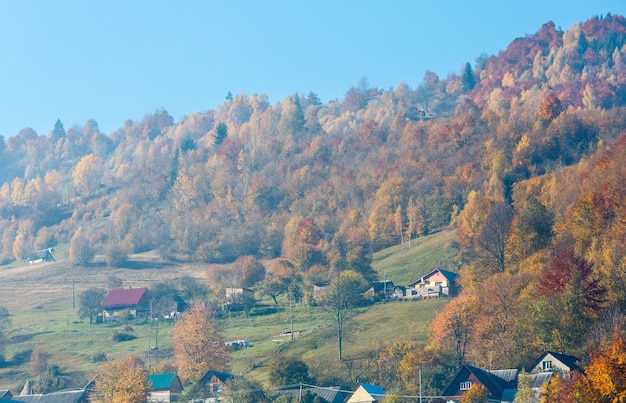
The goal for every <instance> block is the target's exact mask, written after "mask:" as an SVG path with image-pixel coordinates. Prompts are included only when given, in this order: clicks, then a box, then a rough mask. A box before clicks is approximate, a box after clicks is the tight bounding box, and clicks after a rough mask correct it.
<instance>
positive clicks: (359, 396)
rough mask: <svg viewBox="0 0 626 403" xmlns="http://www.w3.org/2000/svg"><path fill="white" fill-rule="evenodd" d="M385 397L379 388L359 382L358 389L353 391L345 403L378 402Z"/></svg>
mask: <svg viewBox="0 0 626 403" xmlns="http://www.w3.org/2000/svg"><path fill="white" fill-rule="evenodd" d="M384 397H385V391H384V390H383V388H381V387H380V386H375V385H370V384H367V383H363V382H359V387H358V388H357V389H356V390H355V391H354V393H353V394H352V396H350V398H349V399H348V400H347V402H346V403H373V402H380V401H382V400H383V399H384Z"/></svg>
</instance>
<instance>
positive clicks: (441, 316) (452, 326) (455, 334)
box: [432, 292, 478, 367]
mask: <svg viewBox="0 0 626 403" xmlns="http://www.w3.org/2000/svg"><path fill="white" fill-rule="evenodd" d="M477 313H478V298H477V297H476V296H475V295H473V294H471V293H469V292H464V293H462V294H461V295H459V296H458V297H456V298H454V299H452V300H450V302H448V303H447V304H446V305H445V306H444V307H443V309H441V310H440V311H439V312H437V315H436V316H435V320H433V333H432V337H433V340H434V342H435V343H436V344H437V345H439V346H440V347H442V348H443V349H445V350H448V351H453V352H454V356H455V359H456V364H457V367H460V366H461V364H463V362H464V361H465V353H466V351H467V347H468V344H469V343H470V341H471V339H472V336H473V334H474V323H475V320H476V317H477Z"/></svg>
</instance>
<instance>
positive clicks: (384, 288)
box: [363, 280, 395, 299]
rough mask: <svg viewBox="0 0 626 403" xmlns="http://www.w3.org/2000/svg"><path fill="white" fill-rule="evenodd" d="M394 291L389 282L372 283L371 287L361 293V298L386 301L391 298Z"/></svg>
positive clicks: (391, 283) (391, 282)
mask: <svg viewBox="0 0 626 403" xmlns="http://www.w3.org/2000/svg"><path fill="white" fill-rule="evenodd" d="M394 289H395V287H394V285H393V281H391V280H385V281H374V283H372V286H371V287H370V288H369V289H368V290H367V291H365V292H364V293H363V296H364V297H365V298H372V299H387V298H391V297H392V296H393V292H394Z"/></svg>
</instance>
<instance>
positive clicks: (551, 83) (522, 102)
mask: <svg viewBox="0 0 626 403" xmlns="http://www.w3.org/2000/svg"><path fill="white" fill-rule="evenodd" d="M625 56H626V19H625V18H624V17H622V16H619V15H610V14H609V15H607V16H605V17H594V18H590V19H589V20H587V21H585V22H583V23H580V24H576V25H574V26H572V27H570V28H569V29H567V30H565V31H562V30H560V29H557V28H556V27H555V26H554V24H553V23H551V22H547V23H546V24H544V25H543V26H542V27H541V28H540V29H539V30H538V31H537V32H536V33H534V34H531V35H527V36H525V37H523V38H518V39H515V40H513V41H512V42H511V43H510V44H509V46H508V47H507V49H505V50H503V51H501V52H500V53H499V54H497V55H493V56H481V57H479V58H478V59H477V60H476V62H475V63H474V64H471V63H467V65H466V66H465V68H464V69H463V71H461V72H459V73H458V74H455V73H452V74H450V75H449V76H448V77H446V78H440V77H438V76H437V75H436V74H434V73H433V72H427V73H426V74H425V76H424V79H423V81H422V83H420V84H419V85H418V86H416V87H415V88H411V87H410V86H409V85H408V84H406V83H399V84H398V85H397V86H396V87H395V88H393V89H388V90H385V89H379V88H372V87H370V86H369V85H368V83H367V80H362V81H361V82H360V83H359V85H357V86H355V87H352V88H350V89H348V91H347V92H346V95H345V97H344V99H342V100H336V101H332V102H329V103H327V104H323V103H321V102H320V101H319V99H318V97H317V96H316V95H315V93H309V94H307V95H303V94H293V95H291V96H289V97H287V98H286V99H284V100H282V101H281V102H279V103H276V104H274V105H271V104H270V103H269V102H268V100H267V97H266V96H264V95H263V94H237V95H235V96H233V97H228V98H227V99H226V100H225V102H224V103H223V104H222V105H220V106H219V107H218V108H217V109H216V110H208V111H205V112H199V113H195V114H191V115H189V116H186V117H184V118H182V119H181V120H180V121H178V122H175V121H174V119H173V117H172V116H170V115H169V114H168V113H167V111H164V110H161V111H156V112H155V113H153V114H149V115H146V116H145V117H144V118H143V119H142V120H141V121H137V122H135V121H127V122H126V123H125V125H124V127H123V128H120V129H118V130H116V131H114V132H112V133H102V132H100V130H99V129H98V125H97V122H96V121H95V120H90V121H88V122H86V123H85V124H84V125H74V126H72V127H71V128H69V129H67V130H66V129H65V127H64V125H63V123H62V122H61V121H60V120H59V121H58V122H57V123H56V125H55V126H54V128H51V131H50V133H49V134H47V135H41V134H38V133H35V132H34V131H33V130H32V129H28V128H26V129H24V130H22V131H21V132H20V133H19V134H18V135H17V136H14V137H10V138H8V139H6V140H5V139H2V140H3V141H1V142H0V152H1V155H2V158H1V159H0V183H1V185H0V263H1V264H2V266H0V276H2V277H0V278H5V279H7V282H1V283H0V289H2V293H1V294H0V304H4V306H6V307H7V308H8V309H9V312H11V314H12V315H15V318H16V324H15V325H14V326H17V327H16V330H15V331H18V332H19V329H20V328H21V327H24V326H27V325H28V324H29V322H30V324H31V325H32V324H33V323H39V322H40V320H41V319H40V317H39V316H37V315H36V313H37V312H42V310H44V309H46V308H47V307H56V308H55V309H61V310H64V309H67V306H68V305H67V304H69V302H68V301H69V300H68V293H69V290H70V288H71V284H72V281H74V285H75V287H77V289H79V290H82V289H84V288H83V287H87V286H92V285H96V287H98V288H102V289H105V288H106V286H107V284H106V283H108V282H109V281H110V280H111V279H112V277H111V276H119V277H122V275H123V277H124V279H123V280H124V284H125V285H127V286H133V285H134V284H146V283H148V282H150V281H154V282H155V283H160V282H164V281H172V282H175V283H176V284H175V287H174V288H175V291H176V292H178V293H182V292H183V291H193V290H191V289H189V288H187V289H185V287H186V286H189V285H197V284H196V282H204V284H205V285H206V284H208V286H209V289H206V287H204V288H202V287H200V288H196V289H195V290H196V291H197V290H199V289H202V291H203V293H200V294H193V293H192V294H193V295H190V297H197V296H198V295H202V297H203V298H204V297H205V296H206V295H208V299H209V300H210V302H211V303H212V304H214V306H224V305H225V304H227V303H232V302H236V301H229V300H227V299H226V297H225V292H224V290H225V288H227V287H252V288H255V289H257V290H258V291H259V292H260V295H263V298H264V300H263V303H265V302H266V301H265V300H267V302H269V304H268V305H270V306H271V302H272V300H273V298H276V300H277V302H279V301H287V300H291V301H294V302H297V303H302V304H303V306H302V312H304V313H307V314H308V312H309V311H308V309H311V308H312V307H310V306H307V305H314V301H313V299H312V294H311V293H312V291H311V289H312V287H313V285H314V284H315V285H322V284H328V283H329V282H330V281H332V280H333V279H335V278H337V277H338V276H339V275H340V274H341V273H344V272H346V271H348V270H351V271H353V272H355V273H357V275H358V276H359V278H363V279H364V280H365V281H367V282H369V283H370V284H371V283H372V282H374V281H376V280H381V279H393V280H394V281H395V278H394V276H397V277H396V278H397V279H398V280H397V281H399V282H400V283H407V282H409V281H411V280H413V279H415V277H416V276H419V274H423V273H414V272H413V271H412V270H413V269H412V265H414V264H415V265H417V266H419V267H420V268H421V269H423V270H424V272H425V271H427V270H428V269H430V268H432V267H435V266H441V267H443V268H447V269H450V270H454V271H458V272H459V274H460V276H459V278H460V283H461V285H462V287H463V293H462V294H461V295H459V296H458V297H456V298H454V299H453V300H452V301H451V302H450V303H449V304H446V305H445V306H444V307H442V308H441V310H438V308H440V306H438V305H436V303H432V305H429V306H430V308H429V309H428V310H427V312H426V313H425V314H424V318H425V319H423V320H428V321H429V322H430V319H431V318H432V317H434V320H433V321H432V333H431V335H430V336H429V338H428V340H422V336H419V337H417V338H416V340H413V341H416V342H419V343H417V344H418V345H412V346H404V347H398V348H395V347H393V346H390V345H388V344H386V345H384V346H375V347H374V346H372V347H367V345H370V344H371V342H372V340H373V337H372V338H371V337H370V336H369V332H370V329H377V330H380V331H381V332H382V331H383V328H384V330H385V331H390V330H389V328H390V329H394V328H403V327H405V326H406V325H405V323H406V322H405V321H402V320H399V321H398V322H395V321H394V322H393V323H392V322H389V323H390V324H389V328H387V327H382V326H380V327H377V326H375V325H373V324H374V323H376V322H377V321H384V320H386V319H385V318H386V317H387V316H388V315H389V316H391V315H392V311H394V310H393V309H392V310H388V308H387V306H386V305H382V306H376V307H374V308H372V309H368V310H367V311H364V312H363V313H360V315H359V317H361V318H362V321H359V322H360V323H359V324H358V326H362V329H363V330H364V331H362V332H360V334H361V333H362V334H363V336H362V337H363V338H362V339H358V340H359V343H358V348H356V349H355V350H353V351H350V354H354V355H357V356H358V355H359V354H365V350H367V349H368V348H369V351H368V352H367V354H368V356H369V357H378V358H380V356H381V355H382V356H385V357H392V358H388V359H389V360H390V361H389V362H391V361H393V362H394V363H395V364H397V363H398V362H401V361H403V360H406V361H405V363H406V362H410V364H407V365H406V366H400V367H398V366H397V365H392V364H390V363H389V362H386V364H385V365H388V366H386V368H394V369H393V370H392V369H389V371H388V373H387V375H386V378H385V379H382V380H380V382H382V383H385V385H383V386H387V387H388V388H391V389H397V390H402V391H408V390H410V389H411V387H412V385H413V386H414V381H415V376H416V374H414V373H408V374H407V373H401V372H400V371H401V368H405V370H406V368H407V366H408V368H416V367H417V365H418V364H419V366H420V368H421V367H422V366H423V367H424V368H427V371H425V374H424V375H425V377H426V378H427V379H428V381H427V387H428V388H430V390H433V391H435V390H437V389H438V388H440V387H441V385H442V382H444V381H445V379H446V376H449V374H450V371H451V370H452V369H453V368H456V367H458V366H459V365H461V364H462V363H471V364H473V365H476V366H480V367H483V368H522V367H525V366H528V365H529V364H530V362H529V361H530V360H532V359H533V357H537V356H539V355H540V354H541V352H543V351H545V350H552V351H560V352H565V353H568V354H574V355H578V356H580V357H581V359H582V360H583V362H588V361H589V360H590V351H593V349H594V348H595V346H598V345H601V344H602V343H605V342H606V341H607V340H608V339H609V338H610V335H611V334H612V333H613V331H615V330H617V332H618V334H621V333H620V332H623V330H624V323H625V319H624V312H623V306H624V303H626V287H625V286H624V284H626V275H625V274H624V270H623V267H624V262H626V205H625V200H626V194H625V189H626V183H624V178H625V177H626V175H625V172H624V164H623V161H624V159H625V158H626V113H625V112H626V64H625V63H624V57H625ZM430 242H433V243H432V244H431V243H430ZM409 246H411V247H409ZM50 247H57V252H56V253H57V256H58V257H59V258H58V259H57V262H54V263H45V264H42V265H37V266H28V265H27V264H26V262H25V260H28V258H29V255H31V253H32V252H33V251H37V250H44V249H46V248H50ZM415 248H424V249H421V250H422V251H423V253H419V254H414V251H415ZM418 250H419V249H418ZM426 251H428V252H426ZM431 251H432V253H431ZM31 256H32V255H31ZM142 256H143V257H142ZM421 269H420V270H421ZM186 275H189V277H186ZM35 278H37V280H36V281H35V282H33V279H35ZM183 278H186V280H185V281H187V282H186V284H182V283H180V281H181V279H183ZM189 279H191V280H189ZM11 281H13V285H8V284H10V282H11ZM194 281H195V282H194ZM38 282H39V283H38ZM35 284H39V286H40V288H36V287H35V286H34V285H35ZM13 287H15V288H13ZM13 289H19V290H20V291H21V292H22V294H20V297H19V298H18V297H15V295H12V294H7V293H5V291H7V290H8V291H11V290H13ZM39 296H42V297H43V296H45V298H43V299H41V298H39ZM191 299H192V298H189V300H191ZM402 308H403V309H404V308H406V306H402ZM436 310H438V312H436V313H435V311H436ZM398 311H400V309H398ZM24 312H29V313H28V315H35V316H34V317H33V316H31V317H29V316H28V315H26V314H24ZM359 312H360V311H359ZM412 314H414V312H412V311H411V312H404V315H405V316H406V317H407V318H408V319H410V320H409V322H411V323H416V322H418V321H420V326H424V327H423V328H420V329H416V330H415V332H417V333H419V334H425V333H424V332H425V330H424V329H425V328H426V327H429V326H430V325H428V326H426V324H425V323H422V322H421V320H420V319H419V318H417V317H413V316H411V315H412ZM22 315H24V316H22ZM280 315H282V316H277V319H276V320H277V322H276V323H275V327H270V328H268V329H266V330H264V334H265V336H264V337H266V338H269V337H270V335H271V334H273V333H275V331H277V330H278V329H279V328H280V327H281V326H283V325H284V320H285V316H284V315H285V312H284V311H282V312H280ZM361 315H363V316H361ZM368 315H370V316H368ZM252 316H254V315H252ZM19 318H23V319H19ZM316 320H317V319H316ZM67 321H69V319H67ZM251 321H252V322H248V321H247V319H246V321H244V320H243V319H242V322H241V323H244V326H249V327H252V328H254V327H255V325H256V322H255V321H254V320H253V319H251ZM281 321H282V323H281ZM317 326H320V328H321V329H323V328H325V326H326V325H325V324H324V321H323V320H322V321H320V322H317ZM358 326H357V328H359V327H358ZM230 331H231V330H229V332H230ZM37 332H39V333H41V334H46V332H48V330H46V329H39V330H37ZM247 332H249V333H245V332H242V337H244V336H245V337H248V336H247V335H252V334H253V333H254V330H248V331H247ZM27 333H31V334H32V330H28V331H27ZM228 334H229V336H230V335H232V336H233V337H237V338H239V335H238V334H237V332H235V333H228ZM322 335H323V332H322ZM320 336H321V335H320V334H317V335H315V336H314V337H312V338H311V339H308V343H309V345H310V346H311V347H310V350H316V352H317V351H319V352H320V356H321V357H324V356H325V354H329V352H330V351H331V349H330V348H329V347H328V346H326V345H324V346H322V345H320V343H319V342H318V340H319V339H318V337H320ZM380 336H381V339H382V341H381V340H378V341H380V342H383V343H391V344H392V342H393V341H395V339H396V337H393V340H390V339H389V337H391V336H389V333H381V334H380ZM355 337H356V336H355ZM358 337H361V336H360V335H359V336H358ZM27 338H28V337H27ZM322 338H325V337H324V336H322ZM18 340H19V339H18ZM304 340H305V339H304V338H303V340H302V341H303V342H304ZM398 340H401V338H400V337H398ZM302 344H305V343H302ZM51 345H54V344H51ZM298 346H299V344H298V343H294V344H293V347H291V346H287V347H282V345H281V347H280V348H279V351H285V352H286V353H287V352H292V353H294V354H298V355H300V356H302V357H304V358H306V359H307V360H311V361H309V362H310V363H311V365H312V367H315V365H313V364H314V363H313V361H314V360H315V359H317V358H315V359H314V358H313V357H312V355H313V354H312V353H309V352H305V350H306V348H303V349H302V350H299V349H298V348H299V347H298ZM461 346H462V348H461ZM274 347H276V346H274V345H273V344H272V343H268V344H266V345H265V346H262V345H261V346H259V348H258V349H256V350H255V351H261V354H260V355H259V357H256V358H255V357H246V356H245V354H252V353H250V352H248V351H246V352H245V353H244V352H239V353H238V354H241V357H242V358H243V359H244V360H247V364H248V366H249V367H250V368H252V370H251V372H250V373H251V377H252V378H254V379H262V378H263V375H257V374H258V373H257V372H255V371H256V366H257V365H261V366H263V365H264V359H262V358H261V357H265V358H267V357H269V356H270V355H271V354H272V353H273V352H275V350H274V349H273V348H274ZM135 348H136V349H137V351H140V350H141V349H142V348H143V347H142V346H139V345H136V347H135ZM291 348H293V350H291ZM390 350H393V351H390ZM386 353H388V354H387V355H385V354H386ZM315 356H316V357H317V354H315ZM257 359H258V361H257ZM380 359H381V360H382V358H380ZM357 361H358V360H357ZM327 362H328V361H325V363H327ZM416 363H418V364H416ZM379 364H380V365H383V364H382V363H379ZM20 365H21V364H20ZM337 365H339V364H337ZM355 365H356V364H355ZM368 365H374V363H372V362H368ZM234 367H236V368H237V370H238V371H240V372H242V373H243V372H246V369H245V368H244V367H245V366H242V365H241V362H238V363H236V364H234ZM366 367H367V366H365V367H360V369H361V370H363V373H365V372H368V373H370V374H371V372H372V371H366V369H367V368H366ZM332 368H333V369H337V368H336V367H332ZM342 368H343V369H342V370H341V371H339V370H338V371H335V372H336V374H335V375H337V376H338V377H340V379H335V378H328V377H327V375H328V374H327V373H325V372H324V368H321V366H319V365H318V366H317V367H315V372H316V375H318V377H319V379H318V380H320V379H321V380H327V381H329V382H331V381H332V382H336V383H337V384H342V383H346V384H347V383H349V382H350V381H354V379H353V375H354V372H353V370H354V367H342ZM394 371H395V372H394ZM374 372H375V371H374ZM364 376H365V375H364ZM370 376H372V375H370ZM372 381H379V380H377V379H373V380H372Z"/></svg>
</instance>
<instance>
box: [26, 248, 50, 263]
mask: <svg viewBox="0 0 626 403" xmlns="http://www.w3.org/2000/svg"><path fill="white" fill-rule="evenodd" d="M43 262H54V257H53V256H52V248H47V249H42V250H37V251H34V252H30V253H29V254H28V264H35V263H43Z"/></svg>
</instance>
